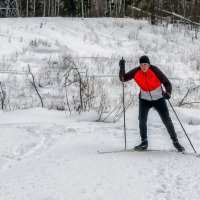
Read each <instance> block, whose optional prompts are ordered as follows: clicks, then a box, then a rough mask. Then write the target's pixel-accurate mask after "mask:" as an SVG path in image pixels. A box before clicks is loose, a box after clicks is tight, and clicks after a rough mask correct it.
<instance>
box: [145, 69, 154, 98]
mask: <svg viewBox="0 0 200 200" xmlns="http://www.w3.org/2000/svg"><path fill="white" fill-rule="evenodd" d="M144 77H145V80H146V84H147V87H148V90H149V95H150V97H151V101H153V98H152V96H151V92H150V89H149V85H148V82H147V76H146V73H145V72H144Z"/></svg>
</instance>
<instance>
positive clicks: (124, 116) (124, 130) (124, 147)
mask: <svg viewBox="0 0 200 200" xmlns="http://www.w3.org/2000/svg"><path fill="white" fill-rule="evenodd" d="M122 87H123V112H124V142H125V147H124V149H125V150H126V110H125V100H124V98H125V97H124V83H122Z"/></svg>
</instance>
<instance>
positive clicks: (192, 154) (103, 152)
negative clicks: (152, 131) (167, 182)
mask: <svg viewBox="0 0 200 200" xmlns="http://www.w3.org/2000/svg"><path fill="white" fill-rule="evenodd" d="M125 152H141V153H142V152H172V153H179V154H183V155H191V156H195V157H200V154H194V153H189V152H185V151H184V152H178V151H176V150H159V149H147V150H135V149H126V150H125V149H123V150H113V151H97V153H99V154H112V153H125Z"/></svg>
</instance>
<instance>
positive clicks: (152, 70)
mask: <svg viewBox="0 0 200 200" xmlns="http://www.w3.org/2000/svg"><path fill="white" fill-rule="evenodd" d="M139 63H140V66H139V67H136V68H134V69H132V70H131V71H129V72H128V73H125V60H123V59H122V60H120V62H119V66H120V71H119V78H120V80H121V81H122V82H126V81H129V80H131V79H134V80H135V82H136V83H137V84H138V86H139V87H140V94H139V129H140V136H141V144H139V145H138V146H136V147H135V150H146V149H147V148H148V140H147V117H148V113H149V110H150V108H154V109H155V110H156V111H157V112H158V114H159V115H160V117H161V120H162V122H163V123H164V125H165V127H166V128H167V131H168V133H169V135H170V138H171V139H172V142H173V145H174V147H175V148H176V149H177V150H178V151H179V152H183V151H185V149H184V147H182V146H181V145H180V143H179V141H178V139H177V135H176V132H175V129H174V125H173V123H172V120H171V118H170V115H169V110H168V107H167V103H166V99H170V98H171V91H172V85H171V83H170V81H169V80H168V78H167V77H166V76H165V75H164V74H163V72H161V70H160V69H159V68H157V67H156V66H153V65H151V64H150V60H149V58H148V57H147V56H146V55H144V56H141V57H140V59H139ZM161 84H162V85H163V86H164V88H165V90H166V92H164V91H163V89H162V86H161Z"/></svg>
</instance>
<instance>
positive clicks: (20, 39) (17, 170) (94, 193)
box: [0, 18, 200, 200]
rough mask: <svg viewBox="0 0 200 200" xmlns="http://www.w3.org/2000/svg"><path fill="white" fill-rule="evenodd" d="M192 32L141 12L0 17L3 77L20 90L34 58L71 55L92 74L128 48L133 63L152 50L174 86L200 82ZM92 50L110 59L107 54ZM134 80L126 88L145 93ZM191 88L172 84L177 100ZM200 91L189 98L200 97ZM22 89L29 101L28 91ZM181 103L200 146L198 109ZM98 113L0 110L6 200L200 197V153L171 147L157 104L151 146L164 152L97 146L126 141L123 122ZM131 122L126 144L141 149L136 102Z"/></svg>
mask: <svg viewBox="0 0 200 200" xmlns="http://www.w3.org/2000/svg"><path fill="white" fill-rule="evenodd" d="M192 38H193V33H192V32H191V31H186V30H184V29H180V28H178V27H172V26H168V27H165V26H163V27H161V26H156V27H152V26H150V25H149V24H148V22H146V21H135V20H133V19H107V18H100V19H84V20H82V19H80V18H29V19H25V18H18V19H0V71H1V80H3V79H4V78H7V77H9V76H7V74H8V75H10V73H15V74H16V77H14V78H13V77H12V78H13V79H12V80H13V82H12V81H10V83H14V84H11V85H10V87H13V88H14V90H16V92H18V90H17V89H16V88H15V87H19V86H20V84H19V85H18V83H19V82H20V81H21V82H23V81H24V79H23V78H22V77H23V75H24V74H25V73H24V70H26V69H27V65H28V64H29V65H30V66H31V69H33V68H34V70H35V71H39V69H41V68H42V67H44V66H46V65H48V62H49V60H51V61H54V60H55V61H57V60H59V58H60V56H62V55H66V54H67V55H70V56H72V57H73V58H77V59H78V61H77V63H82V64H81V66H83V65H86V66H87V67H89V68H90V69H93V70H91V71H93V73H94V74H97V72H99V71H101V73H103V75H107V74H109V75H113V76H117V73H118V60H119V59H120V58H121V56H124V58H125V59H126V61H127V62H126V64H127V65H126V67H127V70H128V69H131V68H132V67H134V66H137V65H138V58H139V57H140V56H141V55H143V54H144V53H146V54H147V55H148V56H149V57H150V59H151V62H152V63H153V64H155V65H158V66H159V67H160V68H161V69H162V70H163V71H164V72H165V73H166V74H167V75H168V77H169V78H170V80H172V83H173V85H175V84H177V87H175V88H178V87H179V88H181V87H182V89H185V91H187V87H191V86H192V87H194V86H198V84H199V62H200V60H199V59H200V41H199V40H195V39H192ZM80 57H81V58H80ZM86 57H87V58H86ZM88 57H89V58H88ZM91 57H104V59H106V62H105V60H104V59H102V60H103V61H101V62H102V63H98V62H96V61H94V60H95V59H93V58H91ZM105 57H106V58H105ZM107 57H108V58H112V59H116V60H112V59H110V60H109V59H107ZM98 64H99V65H98ZM102 66H103V67H102ZM100 67H101V70H96V69H97V68H98V69H99V68H100ZM94 74H90V75H94ZM97 75H98V74H97ZM15 78H16V80H18V81H19V82H17V81H16V80H15ZM1 80H0V81H1ZM8 80H9V79H8ZM6 83H8V84H9V82H6ZM135 87H136V86H135V85H133V84H132V83H127V85H126V91H127V90H128V88H131V90H134V92H135V93H137V91H135ZM113 88H114V87H113ZM24 90H25V89H24ZM107 90H108V91H109V88H107ZM25 91H26V90H25ZM112 91H115V92H113V93H112V92H110V93H111V94H110V95H112V96H113V97H115V95H116V96H117V94H118V93H120V92H121V91H119V90H118V88H114V89H113V90H112ZM185 91H184V92H185ZM56 92H57V90H56ZM184 92H182V90H178V89H177V90H175V91H173V95H172V101H173V100H174V99H175V98H178V99H182V98H183V96H184V94H185V93H184ZM195 92H196V93H195V94H193V95H196V96H192V95H191V96H190V98H191V101H194V98H195V97H198V94H199V93H198V91H195ZM120 94H121V93H120ZM120 94H118V95H120ZM20 95H21V97H20V102H21V104H23V103H24V101H23V100H24V99H25V97H24V96H23V95H22V94H20ZM128 98H130V95H128V94H127V99H126V100H128ZM11 100H13V101H14V100H15V99H14V98H13V99H11ZM116 101H118V99H117V98H116ZM119 101H120V100H119ZM136 101H137V100H136ZM169 108H170V107H169ZM175 110H176V112H177V114H178V116H179V117H180V120H181V121H182V122H183V125H184V127H185V129H186V131H187V133H188V135H189V137H190V139H191V141H192V143H193V145H194V147H195V148H196V150H197V151H198V152H200V135H199V130H200V117H199V116H200V111H199V110H193V109H187V108H177V107H175ZM170 113H171V116H172V119H173V122H174V125H175V129H176V132H177V134H178V137H179V140H180V142H181V144H183V146H184V147H185V148H186V150H187V152H190V153H192V152H193V150H192V148H191V146H190V144H189V142H188V140H187V138H186V136H185V135H184V133H183V131H182V129H181V127H180V124H179V122H178V121H177V119H176V117H175V115H174V114H173V111H172V110H170ZM104 117H106V115H105V116H103V118H104ZM97 118H98V116H97V114H96V113H95V112H91V113H82V114H81V115H72V116H69V115H68V113H67V115H66V113H65V112H61V111H53V110H51V111H50V110H47V109H41V108H33V109H27V110H18V111H14V112H4V113H1V114H0V200H90V199H91V200H122V199H124V200H135V199H137V200H199V194H200V186H199V180H200V173H199V164H200V158H197V157H195V156H192V155H182V154H178V153H176V152H174V151H173V150H174V148H173V145H172V143H171V141H170V139H169V136H168V133H167V131H166V129H165V127H164V125H163V124H162V122H161V120H160V119H159V117H158V115H157V113H156V112H155V111H154V110H151V111H150V114H149V120H148V133H149V149H154V150H158V151H152V152H123V153H113V154H98V153H97V151H113V150H121V149H123V148H124V135H123V121H122V120H121V121H118V122H116V123H100V122H99V123H98V122H95V120H96V119H97ZM106 121H107V122H110V121H113V120H112V119H111V118H108V119H107V120H106ZM126 125H127V147H128V148H133V147H134V146H135V145H137V144H138V143H139V142H140V137H139V133H138V108H137V106H135V107H132V108H129V109H128V111H127V123H126Z"/></svg>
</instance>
